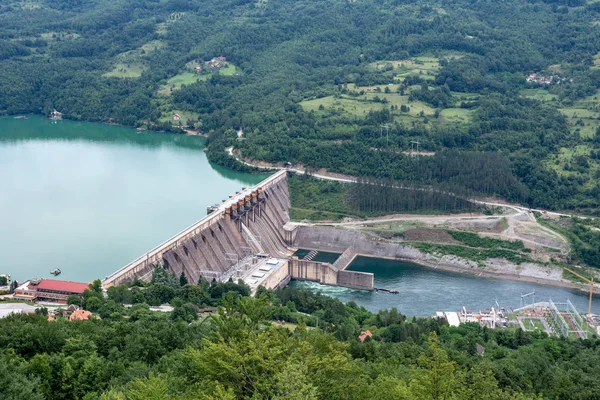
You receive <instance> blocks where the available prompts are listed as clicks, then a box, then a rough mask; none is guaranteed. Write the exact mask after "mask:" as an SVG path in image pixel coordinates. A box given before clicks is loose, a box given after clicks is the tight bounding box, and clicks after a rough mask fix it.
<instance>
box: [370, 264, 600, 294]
mask: <svg viewBox="0 0 600 400" xmlns="http://www.w3.org/2000/svg"><path fill="white" fill-rule="evenodd" d="M378 258H380V257H378ZM396 260H398V261H404V262H411V263H413V264H417V265H419V266H421V267H423V268H427V269H433V270H441V271H445V272H453V273H457V274H462V275H471V276H474V277H476V278H492V279H501V280H508V281H520V282H528V283H535V284H538V285H543V286H551V287H560V288H566V289H573V290H577V291H581V292H582V293H586V294H587V293H589V290H588V288H589V286H588V285H587V284H581V283H575V282H571V281H567V280H557V279H548V278H541V277H536V276H527V275H525V276H523V275H519V274H514V273H506V272H497V271H489V270H486V269H479V268H477V267H476V268H472V269H471V268H470V269H467V268H464V267H460V266H456V265H455V266H452V265H448V264H443V265H439V264H435V263H433V262H430V261H428V260H423V259H421V260H414V259H413V260H410V259H398V258H397V259H396ZM548 268H552V269H554V270H556V271H559V270H560V271H561V273H562V269H560V268H559V267H548ZM593 292H594V294H595V295H600V288H598V287H596V286H594V290H593Z"/></svg>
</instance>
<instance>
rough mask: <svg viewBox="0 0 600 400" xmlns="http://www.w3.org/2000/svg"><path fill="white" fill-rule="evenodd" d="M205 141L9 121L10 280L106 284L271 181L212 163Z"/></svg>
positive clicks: (3, 176)
mask: <svg viewBox="0 0 600 400" xmlns="http://www.w3.org/2000/svg"><path fill="white" fill-rule="evenodd" d="M203 149H204V139H203V138H200V137H189V136H179V135H167V134H159V133H149V132H143V133H137V132H136V131H135V129H131V128H126V127H120V126H108V125H102V124H95V123H83V122H72V121H58V122H52V121H49V120H47V119H45V118H42V117H38V116H33V117H30V118H29V119H28V120H18V119H14V118H11V117H1V118H0V182H1V184H2V186H1V188H0V254H2V259H1V261H0V274H2V273H7V274H11V275H12V277H13V278H16V279H18V280H24V279H30V278H34V277H50V274H49V271H50V270H52V269H53V268H60V269H61V270H62V274H61V275H60V279H66V280H74V281H83V282H87V281H90V280H92V279H96V278H100V279H101V278H104V277H105V276H106V275H108V274H110V273H111V272H113V271H115V270H117V269H118V268H121V267H122V266H124V265H126V264H127V263H128V262H130V261H132V260H133V259H135V258H137V257H138V256H140V255H142V254H144V253H145V252H147V251H148V250H150V249H152V248H154V247H155V246H157V245H158V244H160V243H161V242H163V241H165V240H166V239H168V238H170V237H171V236H173V235H175V234H176V233H178V232H179V231H181V230H183V229H185V228H186V227H188V226H190V225H192V224H193V223H194V222H196V221H197V220H199V219H200V218H202V217H204V216H205V215H206V207H208V206H210V205H212V204H214V203H217V202H220V201H221V200H223V199H226V198H227V196H228V195H229V194H231V193H233V192H235V191H236V190H240V188H241V187H242V186H249V185H251V184H255V183H258V182H260V181H261V180H263V179H265V177H266V175H251V174H242V173H237V172H232V171H230V170H226V169H224V168H219V167H217V166H214V165H212V164H210V163H209V162H208V160H207V159H206V156H205V154H204V152H203V151H202V150H203Z"/></svg>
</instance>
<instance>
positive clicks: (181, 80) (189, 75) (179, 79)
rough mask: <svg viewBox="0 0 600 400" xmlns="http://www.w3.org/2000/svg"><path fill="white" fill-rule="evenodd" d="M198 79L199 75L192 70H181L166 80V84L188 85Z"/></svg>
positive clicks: (174, 85) (175, 85)
mask: <svg viewBox="0 0 600 400" xmlns="http://www.w3.org/2000/svg"><path fill="white" fill-rule="evenodd" d="M199 80H200V76H199V75H198V74H195V73H193V72H182V73H181V74H178V75H175V76H174V77H172V78H170V79H168V80H167V86H170V87H181V85H189V84H192V83H195V82H197V81H199Z"/></svg>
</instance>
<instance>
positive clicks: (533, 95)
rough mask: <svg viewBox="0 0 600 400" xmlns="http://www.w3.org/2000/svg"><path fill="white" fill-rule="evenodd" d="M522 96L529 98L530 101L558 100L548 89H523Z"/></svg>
mask: <svg viewBox="0 0 600 400" xmlns="http://www.w3.org/2000/svg"><path fill="white" fill-rule="evenodd" d="M521 96H523V97H527V98H528V99H535V100H539V101H542V102H546V101H553V100H555V99H556V96H555V95H553V94H550V93H549V92H548V91H547V90H546V89H541V88H536V89H523V90H521Z"/></svg>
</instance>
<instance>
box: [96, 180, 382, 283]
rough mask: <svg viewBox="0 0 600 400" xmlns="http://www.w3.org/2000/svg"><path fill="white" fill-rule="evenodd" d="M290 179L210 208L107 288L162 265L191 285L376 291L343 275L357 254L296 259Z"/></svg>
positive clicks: (359, 278)
mask: <svg viewBox="0 0 600 400" xmlns="http://www.w3.org/2000/svg"><path fill="white" fill-rule="evenodd" d="M287 174H288V171H286V170H281V171H278V172H276V173H275V174H273V175H271V176H270V177H269V178H267V179H265V180H264V181H262V182H260V183H259V184H258V185H255V186H253V187H251V188H244V189H243V190H242V191H241V192H238V193H236V194H234V195H231V196H229V199H227V200H224V201H222V202H221V204H218V205H215V206H213V207H209V209H208V215H207V216H206V217H204V218H203V219H201V220H200V221H198V222H196V223H195V224H194V225H192V226H190V227H189V228H187V229H185V230H184V231H182V232H180V233H179V234H177V235H175V236H174V237H172V238H171V239H169V240H167V241H165V242H164V243H162V244H160V245H159V246H157V247H156V248H154V249H152V250H150V251H149V252H148V253H146V254H144V255H142V256H141V257H138V258H137V259H136V260H134V261H132V262H131V263H129V264H128V265H126V266H125V267H123V268H121V269H120V270H118V271H116V272H114V273H113V274H111V275H109V276H107V277H106V278H105V279H104V280H103V282H102V283H103V286H104V287H109V286H112V285H119V284H123V283H126V282H130V281H132V280H134V279H140V280H145V281H149V280H150V279H151V277H152V271H153V270H154V268H155V267H156V266H157V265H164V266H166V267H168V269H169V270H170V271H171V272H173V273H174V274H176V275H180V274H181V273H183V274H185V276H186V277H187V279H188V281H190V282H194V283H196V282H198V281H199V279H200V277H203V278H205V279H207V280H208V281H212V280H213V279H216V280H217V281H227V280H229V279H230V278H232V279H234V280H237V279H243V280H244V282H246V283H247V284H249V285H250V286H251V287H252V289H253V290H255V289H256V288H257V287H258V286H259V285H262V286H264V287H266V288H276V287H283V286H285V285H287V283H288V282H289V281H290V280H292V279H298V280H311V281H316V282H319V283H322V284H328V285H340V286H345V287H350V288H355V289H366V290H372V289H374V286H373V285H374V284H373V282H374V279H373V274H370V273H363V272H354V271H345V270H344V269H345V268H346V267H347V266H348V264H349V262H350V261H351V259H349V257H348V256H350V254H349V253H352V256H354V255H355V254H356V252H355V251H354V250H352V251H349V252H346V254H343V255H342V257H340V260H338V261H339V262H338V261H336V262H335V263H334V264H330V263H323V262H318V261H312V260H309V259H303V260H299V259H298V258H297V257H293V256H292V255H293V254H294V252H295V251H296V250H297V249H296V248H295V247H294V246H295V244H296V243H294V242H295V239H296V236H297V232H296V228H297V226H296V225H293V224H290V220H289V209H290V197H289V191H288V181H287ZM352 258H353V257H352Z"/></svg>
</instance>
